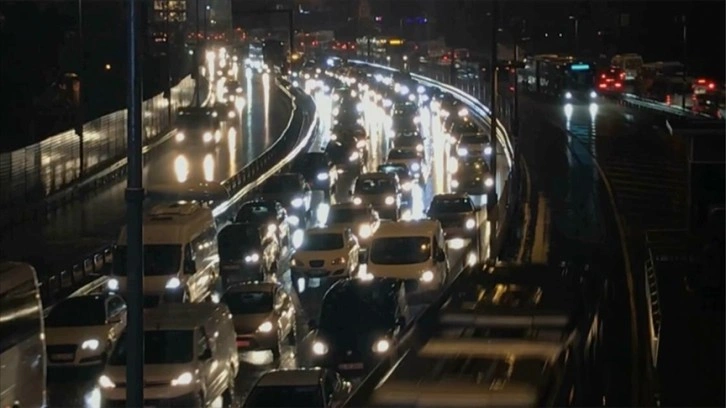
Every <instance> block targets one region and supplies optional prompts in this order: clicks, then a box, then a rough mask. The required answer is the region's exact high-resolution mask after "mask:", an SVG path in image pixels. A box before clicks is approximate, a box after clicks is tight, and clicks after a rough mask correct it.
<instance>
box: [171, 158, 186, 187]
mask: <svg viewBox="0 0 726 408" xmlns="http://www.w3.org/2000/svg"><path fill="white" fill-rule="evenodd" d="M174 174H175V175H176V179H177V181H179V182H180V183H185V182H186V181H187V178H188V177H189V161H188V160H187V158H186V157H184V156H183V155H179V156H177V158H176V159H174Z"/></svg>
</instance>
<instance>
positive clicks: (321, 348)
mask: <svg viewBox="0 0 726 408" xmlns="http://www.w3.org/2000/svg"><path fill="white" fill-rule="evenodd" d="M313 353H314V354H315V355H318V356H322V355H325V354H327V353H328V346H327V345H326V344H325V343H323V342H322V341H315V342H313Z"/></svg>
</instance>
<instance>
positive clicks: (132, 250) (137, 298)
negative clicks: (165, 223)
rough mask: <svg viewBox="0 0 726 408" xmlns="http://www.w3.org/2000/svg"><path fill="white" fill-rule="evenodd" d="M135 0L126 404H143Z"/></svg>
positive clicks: (132, 12) (130, 8)
mask: <svg viewBox="0 0 726 408" xmlns="http://www.w3.org/2000/svg"><path fill="white" fill-rule="evenodd" d="M138 3H140V2H139V0H131V1H128V2H126V4H127V21H126V24H127V41H128V64H127V76H128V89H127V91H128V93H127V94H126V97H127V103H128V106H129V108H128V115H127V117H126V131H127V133H128V136H127V137H128V140H127V157H128V175H127V184H126V232H127V234H126V241H127V250H126V257H127V260H126V268H127V270H126V276H127V277H128V288H127V302H128V313H127V314H128V324H127V327H126V338H125V341H126V384H127V386H126V406H128V407H141V406H143V405H144V309H143V292H144V279H143V277H144V253H143V238H142V205H143V200H144V188H143V179H142V166H143V156H142V153H141V148H142V145H143V141H142V135H141V61H139V49H138V46H139V40H138V31H139V28H138V27H139V16H138V13H137V6H138Z"/></svg>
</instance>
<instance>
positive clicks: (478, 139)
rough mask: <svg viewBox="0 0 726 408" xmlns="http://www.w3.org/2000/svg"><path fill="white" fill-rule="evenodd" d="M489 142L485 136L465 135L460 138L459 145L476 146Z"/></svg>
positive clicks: (479, 134)
mask: <svg viewBox="0 0 726 408" xmlns="http://www.w3.org/2000/svg"><path fill="white" fill-rule="evenodd" d="M488 141H489V138H488V137H486V135H484V134H482V133H477V134H467V135H464V136H462V137H461V143H464V144H467V143H468V144H478V143H487V142H488Z"/></svg>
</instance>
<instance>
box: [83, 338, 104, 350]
mask: <svg viewBox="0 0 726 408" xmlns="http://www.w3.org/2000/svg"><path fill="white" fill-rule="evenodd" d="M100 345H101V342H100V341H98V340H96V339H90V340H86V341H84V342H83V343H82V344H81V350H91V351H96V350H98V346H100Z"/></svg>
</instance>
